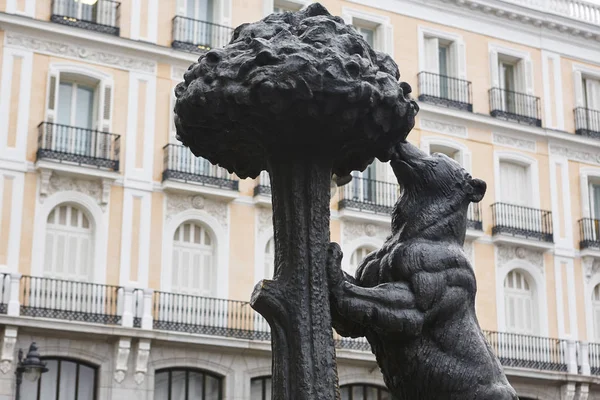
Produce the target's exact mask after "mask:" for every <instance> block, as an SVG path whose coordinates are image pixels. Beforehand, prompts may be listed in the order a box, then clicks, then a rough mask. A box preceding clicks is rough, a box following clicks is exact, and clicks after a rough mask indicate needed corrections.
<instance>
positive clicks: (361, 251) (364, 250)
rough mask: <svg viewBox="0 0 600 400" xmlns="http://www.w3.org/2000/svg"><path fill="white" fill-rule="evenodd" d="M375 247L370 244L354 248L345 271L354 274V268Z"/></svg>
mask: <svg viewBox="0 0 600 400" xmlns="http://www.w3.org/2000/svg"><path fill="white" fill-rule="evenodd" d="M373 251H375V249H374V248H373V247H370V246H361V247H359V248H358V249H356V250H354V253H352V255H351V256H350V265H348V270H347V271H346V273H348V274H349V275H352V276H354V275H355V274H356V270H357V269H358V267H359V266H360V264H361V263H362V262H363V260H364V259H365V258H366V257H367V256H368V255H369V254H370V253H372V252H373Z"/></svg>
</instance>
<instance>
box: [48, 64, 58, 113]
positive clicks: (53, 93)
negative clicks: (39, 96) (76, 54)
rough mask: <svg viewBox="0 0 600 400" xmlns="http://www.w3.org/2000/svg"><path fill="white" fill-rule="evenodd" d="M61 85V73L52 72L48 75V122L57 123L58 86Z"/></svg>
mask: <svg viewBox="0 0 600 400" xmlns="http://www.w3.org/2000/svg"><path fill="white" fill-rule="evenodd" d="M59 83H60V73H59V72H58V71H52V70H51V71H50V73H49V74H48V90H47V91H46V93H47V99H46V121H47V122H55V121H56V120H57V119H56V109H57V108H58V85H59Z"/></svg>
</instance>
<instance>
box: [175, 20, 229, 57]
mask: <svg viewBox="0 0 600 400" xmlns="http://www.w3.org/2000/svg"><path fill="white" fill-rule="evenodd" d="M232 33H233V29H231V28H230V27H228V26H223V25H218V24H213V23H212V22H208V21H200V20H197V19H192V18H187V17H183V16H181V15H177V16H176V17H175V18H173V42H172V43H171V46H173V48H174V49H181V50H186V51H191V52H197V53H198V52H204V51H208V50H210V49H212V48H215V47H222V46H225V45H226V44H227V43H228V42H229V40H231V35H232Z"/></svg>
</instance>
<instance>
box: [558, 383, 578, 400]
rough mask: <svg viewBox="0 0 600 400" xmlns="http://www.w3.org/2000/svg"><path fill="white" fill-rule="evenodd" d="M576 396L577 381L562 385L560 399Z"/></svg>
mask: <svg viewBox="0 0 600 400" xmlns="http://www.w3.org/2000/svg"><path fill="white" fill-rule="evenodd" d="M574 398H575V383H574V382H569V383H565V384H564V385H562V386H561V387H560V400H573V399H574Z"/></svg>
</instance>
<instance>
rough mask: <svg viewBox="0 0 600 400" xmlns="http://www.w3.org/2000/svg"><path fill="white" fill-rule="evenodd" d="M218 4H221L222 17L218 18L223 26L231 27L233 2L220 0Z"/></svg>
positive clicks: (220, 12)
mask: <svg viewBox="0 0 600 400" xmlns="http://www.w3.org/2000/svg"><path fill="white" fill-rule="evenodd" d="M216 3H218V4H219V14H220V15H219V16H218V18H219V21H221V25H224V26H231V0H220V1H218V2H216ZM213 4H214V3H213ZM224 44H225V43H224Z"/></svg>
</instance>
